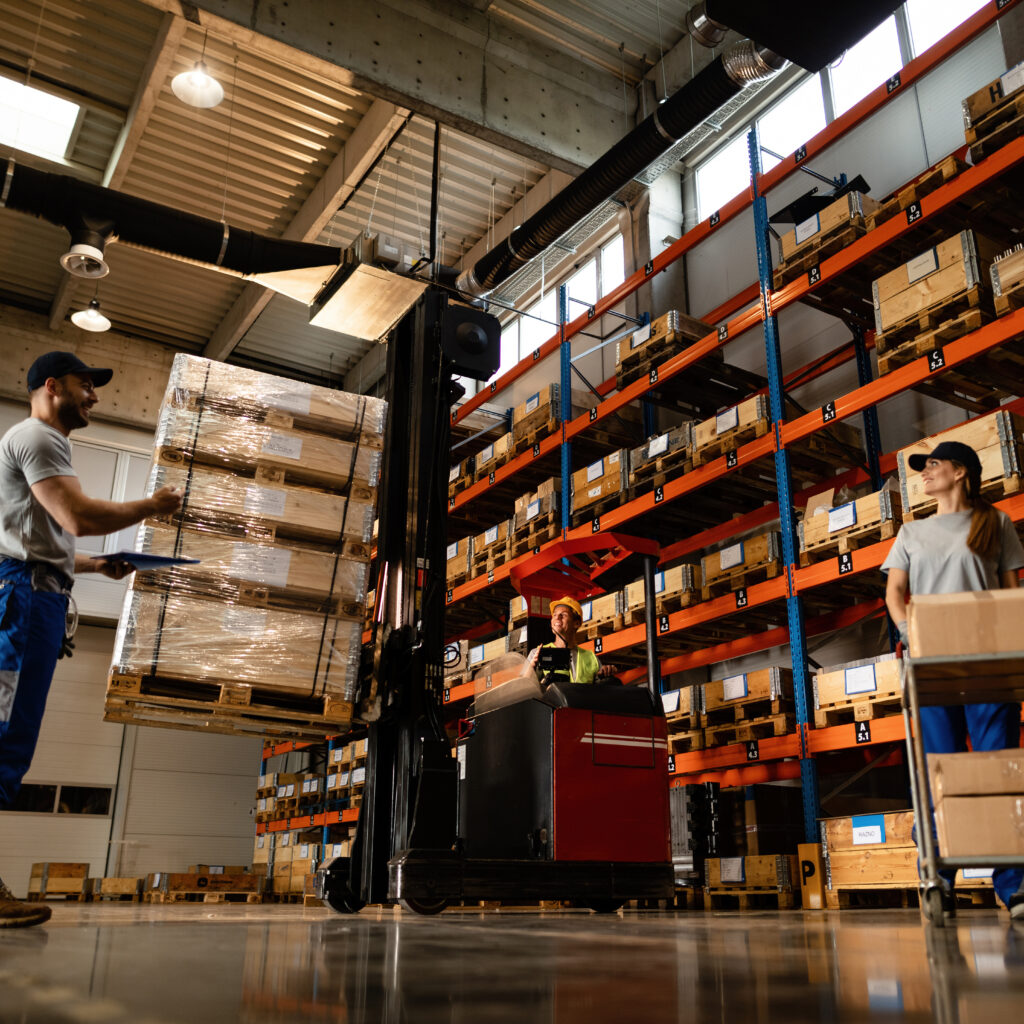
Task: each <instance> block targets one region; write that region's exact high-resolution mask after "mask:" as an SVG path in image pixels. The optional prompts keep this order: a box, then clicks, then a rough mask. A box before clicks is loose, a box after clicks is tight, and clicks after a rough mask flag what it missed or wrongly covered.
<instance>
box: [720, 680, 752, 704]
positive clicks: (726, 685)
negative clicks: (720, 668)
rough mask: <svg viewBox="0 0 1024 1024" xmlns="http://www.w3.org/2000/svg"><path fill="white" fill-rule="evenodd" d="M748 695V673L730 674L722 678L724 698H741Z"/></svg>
mask: <svg viewBox="0 0 1024 1024" xmlns="http://www.w3.org/2000/svg"><path fill="white" fill-rule="evenodd" d="M746 695H747V677H746V675H739V676H728V677H727V678H726V679H723V680H722V700H739V699H740V698H741V697H746Z"/></svg>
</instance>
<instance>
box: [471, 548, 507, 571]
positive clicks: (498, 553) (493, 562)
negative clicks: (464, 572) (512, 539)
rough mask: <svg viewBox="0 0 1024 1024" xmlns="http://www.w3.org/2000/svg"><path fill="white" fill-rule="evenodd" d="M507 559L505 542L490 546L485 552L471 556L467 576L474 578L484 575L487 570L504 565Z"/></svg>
mask: <svg viewBox="0 0 1024 1024" xmlns="http://www.w3.org/2000/svg"><path fill="white" fill-rule="evenodd" d="M507 561H508V545H507V542H506V543H505V544H504V545H501V546H499V545H495V546H493V547H490V548H488V549H487V552H486V554H484V553H481V554H480V555H474V556H473V563H472V565H470V567H469V573H468V576H467V578H468V579H471V580H475V579H476V578H477V577H478V576H485V575H486V574H487V573H489V572H494V570H495V569H497V568H498V566H500V565H504V564H505V563H506V562H507Z"/></svg>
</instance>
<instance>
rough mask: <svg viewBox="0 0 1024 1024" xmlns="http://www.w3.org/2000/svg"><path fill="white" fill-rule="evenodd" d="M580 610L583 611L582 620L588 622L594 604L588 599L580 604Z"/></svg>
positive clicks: (591, 616)
mask: <svg viewBox="0 0 1024 1024" xmlns="http://www.w3.org/2000/svg"><path fill="white" fill-rule="evenodd" d="M580 611H582V612H583V621H584V622H589V621H590V620H591V618H593V614H594V605H593V604H592V603H591V602H590V601H584V602H583V604H581V605H580Z"/></svg>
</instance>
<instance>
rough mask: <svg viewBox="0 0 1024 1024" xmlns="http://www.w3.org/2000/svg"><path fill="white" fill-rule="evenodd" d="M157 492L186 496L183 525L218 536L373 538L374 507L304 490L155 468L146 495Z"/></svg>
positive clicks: (200, 470) (202, 471)
mask: <svg viewBox="0 0 1024 1024" xmlns="http://www.w3.org/2000/svg"><path fill="white" fill-rule="evenodd" d="M160 487H177V488H180V489H181V490H182V491H183V492H184V495H185V499H184V503H183V505H182V509H181V515H182V516H183V517H184V518H185V520H186V521H188V522H189V523H196V524H204V523H205V524H208V525H209V526H211V527H213V528H215V529H219V530H221V531H222V532H225V531H228V530H230V529H231V528H235V529H238V530H240V531H242V532H245V531H249V532H255V533H256V534H257V535H259V533H260V531H267V532H269V533H271V534H273V535H280V536H286V537H292V538H300V539H303V540H308V541H313V542H315V543H318V544H325V545H331V544H337V543H338V542H339V541H341V540H345V541H361V542H363V543H368V542H369V540H370V538H371V536H372V534H373V520H374V516H375V514H376V513H375V510H374V502H373V501H368V500H356V499H354V498H348V497H346V496H344V495H339V494H329V493H327V492H325V491H319V490H314V489H312V488H308V487H290V486H287V485H284V484H276V485H266V484H262V483H255V482H254V481H252V480H249V479H247V478H245V477H238V476H235V475H234V474H232V473H227V472H224V471H223V470H219V469H207V468H205V467H202V466H192V467H190V468H186V467H175V466H154V467H153V470H152V472H151V473H150V478H149V486H148V487H147V490H146V493H147V494H152V493H153V492H154V491H155V490H157V489H158V488H160Z"/></svg>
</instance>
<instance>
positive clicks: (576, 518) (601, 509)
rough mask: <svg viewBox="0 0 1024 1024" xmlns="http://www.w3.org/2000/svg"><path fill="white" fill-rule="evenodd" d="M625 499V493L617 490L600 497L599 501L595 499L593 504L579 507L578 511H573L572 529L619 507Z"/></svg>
mask: <svg viewBox="0 0 1024 1024" xmlns="http://www.w3.org/2000/svg"><path fill="white" fill-rule="evenodd" d="M625 499H626V493H625V492H623V491H618V492H617V493H615V494H609V495H608V496H607V497H606V498H602V499H601V500H600V501H595V502H594V503H593V504H591V505H587V506H585V507H584V508H581V509H580V510H579V511H578V512H577V511H573V513H572V525H573V529H575V528H576V527H577V526H582V525H583V524H584V523H591V522H593V521H594V519H597V518H600V517H601V516H603V515H605V514H607V513H608V512H611V511H612V510H613V509H616V508H619V507H620V506H621V505H622V504H623V502H624V501H625Z"/></svg>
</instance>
